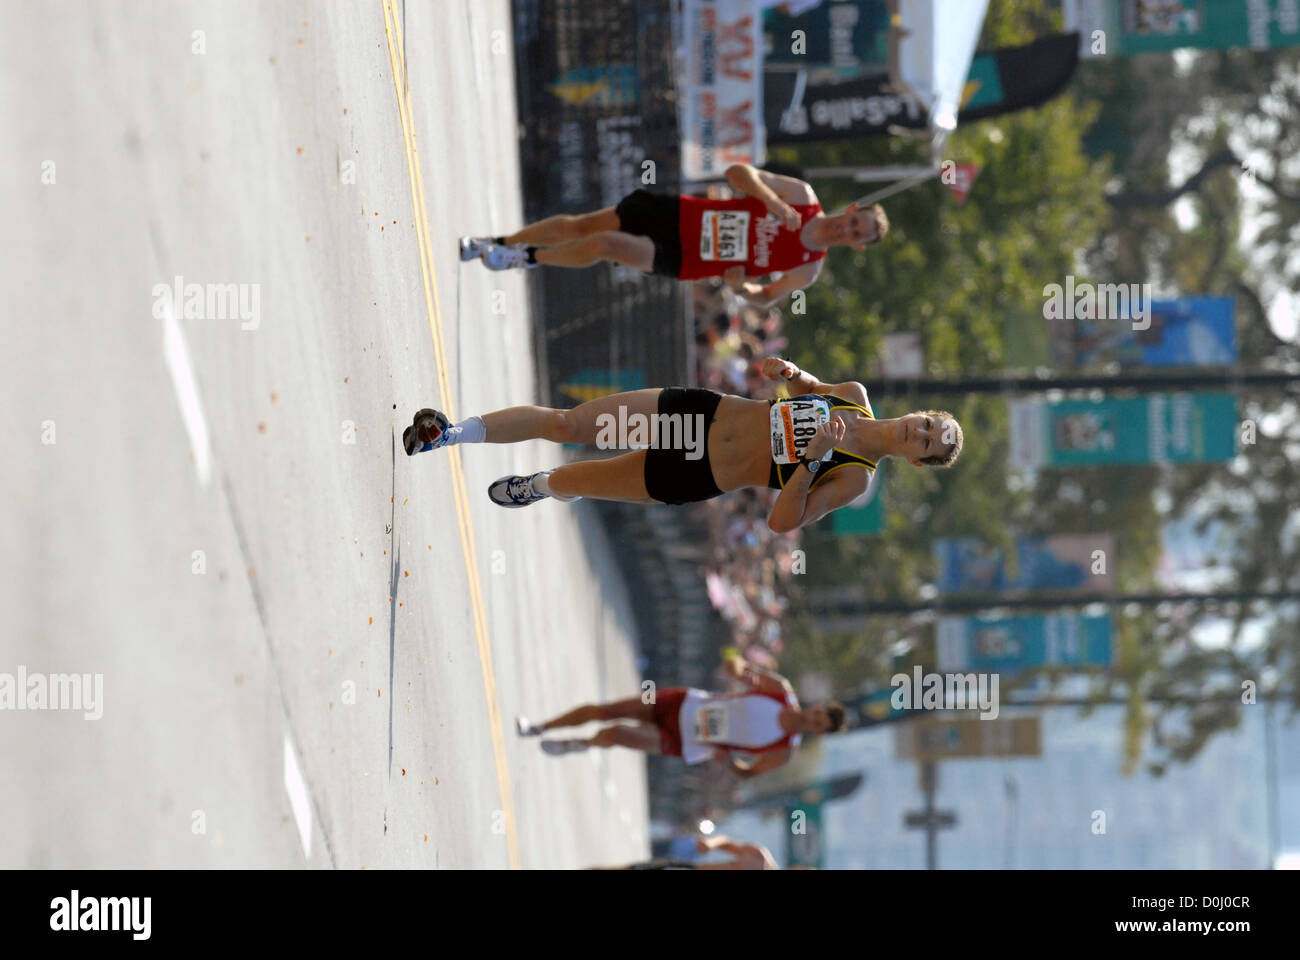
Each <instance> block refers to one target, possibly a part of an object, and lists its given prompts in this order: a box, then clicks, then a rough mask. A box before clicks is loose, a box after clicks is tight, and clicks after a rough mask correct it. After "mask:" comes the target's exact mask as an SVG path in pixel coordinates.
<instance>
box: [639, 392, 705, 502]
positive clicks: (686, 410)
mask: <svg viewBox="0 0 1300 960" xmlns="http://www.w3.org/2000/svg"><path fill="white" fill-rule="evenodd" d="M721 402H722V394H720V393H718V391H716V390H702V389H700V388H698V387H666V388H664V389H663V390H660V391H659V413H660V415H672V414H682V415H683V416H684V417H686V416H693V415H696V414H699V415H701V416H702V417H703V418H704V440H703V443H704V455H703V456H702V457H700V458H699V459H697V460H689V459H687V457H686V453H687V451H685V450H667V449H663V448H655V447H651V448H650V449H648V450H647V451H646V452H645V488H646V492H647V493H649V494H650V496H651V497H653V498H654V499H655V500H658V501H659V502H660V503H673V504H680V503H695V502H697V501H699V500H712V499H713V498H714V497H717V496H721V495H722V491H721V490H719V489H718V485H717V484H716V483H714V482H713V467H711V466H710V465H709V431H710V430H711V429H712V428H713V417H714V415H715V414H716V413H717V411H718V404H720V403H721Z"/></svg>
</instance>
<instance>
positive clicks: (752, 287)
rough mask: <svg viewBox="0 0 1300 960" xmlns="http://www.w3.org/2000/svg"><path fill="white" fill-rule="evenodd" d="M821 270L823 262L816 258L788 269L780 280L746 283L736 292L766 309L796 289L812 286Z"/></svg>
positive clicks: (760, 307) (761, 308)
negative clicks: (767, 282)
mask: <svg viewBox="0 0 1300 960" xmlns="http://www.w3.org/2000/svg"><path fill="white" fill-rule="evenodd" d="M821 272H822V262H821V261H820V260H815V261H813V262H812V263H805V264H804V265H803V266H801V267H795V268H794V269H793V270H787V271H786V273H785V275H784V276H783V277H781V279H780V280H773V281H772V282H771V283H769V284H761V283H745V284H743V285H742V286H741V289H739V290H738V291H736V292H737V293H739V294H740V295H741V296H742V297H744V298H745V299H746V300H748V301H749V302H750V303H751V304H753V305H754V306H756V307H758V308H759V309H760V310H766V309H767V308H768V307H774V306H776V304H777V303H779V302H780V301H781V300H783V299H784V298H785V297H787V296H789V295H790V294H792V293H794V292H795V291H796V290H802V289H804V288H805V287H810V286H812V284H813V282H814V281H815V280H816V279H817V277H818V276H820V274H821Z"/></svg>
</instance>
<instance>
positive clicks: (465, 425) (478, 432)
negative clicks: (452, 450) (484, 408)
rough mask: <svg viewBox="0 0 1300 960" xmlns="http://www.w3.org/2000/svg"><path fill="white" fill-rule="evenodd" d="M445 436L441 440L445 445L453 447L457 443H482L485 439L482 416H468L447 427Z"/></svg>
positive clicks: (485, 429)
mask: <svg viewBox="0 0 1300 960" xmlns="http://www.w3.org/2000/svg"><path fill="white" fill-rule="evenodd" d="M446 437H447V439H446V440H444V441H443V442H442V445H443V446H445V447H454V446H455V445H456V444H458V443H483V442H484V441H485V440H487V427H486V426H484V425H483V418H482V417H470V418H469V419H468V420H462V421H461V422H460V423H458V424H456V425H455V426H452V427H448V428H447V433H446Z"/></svg>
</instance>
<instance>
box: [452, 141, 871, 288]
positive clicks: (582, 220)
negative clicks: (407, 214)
mask: <svg viewBox="0 0 1300 960" xmlns="http://www.w3.org/2000/svg"><path fill="white" fill-rule="evenodd" d="M726 177H727V183H728V184H730V186H731V189H732V190H733V191H734V193H735V194H736V196H735V198H733V199H730V200H709V199H707V198H704V197H689V196H670V195H663V194H655V193H651V192H650V191H648V190H635V191H633V192H632V193H630V194H628V195H627V196H626V197H624V198H623V199H622V200H621V201H620V202H619V203H618V205H617V206H613V207H607V208H606V209H604V210H598V211H596V212H595V213H588V214H584V215H582V216H568V215H560V216H554V217H548V218H547V219H545V220H542V221H541V222H539V223H535V224H531V225H530V226H527V227H524V228H523V229H522V230H520V231H518V232H517V233H512V234H509V235H507V236H500V237H468V236H466V237H461V238H460V257H461V260H472V259H474V258H476V257H477V258H480V259H482V261H483V262H484V263H485V264H486V265H487V266H488V267H489V268H490V269H493V270H509V269H527V268H530V267H539V266H552V267H589V266H591V265H592V264H594V263H598V262H599V261H602V260H605V261H609V262H612V263H617V264H622V265H624V266H628V267H633V268H635V269H637V270H641V271H643V272H645V273H653V274H658V275H660V276H666V277H676V278H678V279H681V280H703V279H708V278H711V277H722V278H723V279H724V280H725V281H726V283H727V285H728V286H730V287H731V288H732V289H733V290H735V291H736V292H737V293H739V294H740V295H741V296H743V297H744V298H745V299H746V300H748V301H749V302H750V303H752V304H754V305H755V306H759V307H768V306H771V305H772V304H774V303H776V302H777V301H779V300H781V299H782V298H783V297H785V296H787V295H788V294H791V293H793V292H794V291H796V290H802V289H804V288H805V287H807V286H808V285H809V284H811V283H812V282H813V281H815V280H816V279H817V277H818V275H819V274H820V273H821V268H822V260H823V259H825V257H826V251H827V250H829V249H830V248H831V247H835V246H851V247H858V248H861V247H864V246H866V245H867V244H870V243H876V242H878V241H880V240H881V239H883V238H884V236H885V235H886V234H887V233H888V232H889V219H888V217H886V216H885V211H884V209H883V208H882V207H881V206H880V204H874V205H872V206H871V207H869V208H867V209H863V210H859V209H857V207H856V206H851V207H849V209H848V210H847V211H845V212H844V213H841V214H836V215H834V216H827V215H826V214H825V213H824V212H823V211H822V208H821V204H820V203H818V202H817V195H816V194H815V193H814V192H813V189H812V187H811V186H809V185H808V184H807V183H805V182H804V181H802V180H799V179H796V178H794V177H786V176H782V175H781V174H776V173H769V172H768V171H766V170H758V169H756V168H754V167H752V166H750V165H749V164H747V163H738V164H734V165H732V166H731V167H729V168H728V169H727V173H726ZM769 275H770V280H769V282H767V283H756V282H752V281H754V280H756V279H757V278H761V277H764V276H769Z"/></svg>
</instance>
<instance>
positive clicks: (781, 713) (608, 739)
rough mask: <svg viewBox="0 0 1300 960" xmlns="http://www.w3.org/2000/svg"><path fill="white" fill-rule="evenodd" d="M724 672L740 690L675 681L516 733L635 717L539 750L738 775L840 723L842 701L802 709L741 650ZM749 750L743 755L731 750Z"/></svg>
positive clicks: (772, 763) (781, 680) (760, 768)
mask: <svg viewBox="0 0 1300 960" xmlns="http://www.w3.org/2000/svg"><path fill="white" fill-rule="evenodd" d="M725 664H726V668H727V671H728V672H729V673H730V674H731V675H732V676H734V677H736V678H737V679H739V680H743V681H744V682H745V683H747V684H748V685H749V687H750V689H749V690H748V691H747V692H745V693H708V692H706V691H704V690H694V689H687V688H685V687H674V688H669V689H666V690H658V691H656V695H655V697H654V702H653V703H646V702H645V701H644V700H642V699H641V698H640V697H631V698H629V699H627V700H616V701H614V702H612V703H598V704H588V705H586V706H582V707H578V708H577V709H575V710H570V711H569V712H568V713H566V714H563V715H562V716H559V717H556V718H555V719H554V720H548V721H547V722H546V723H542V724H533V723H529V722H528V719H527V718H526V717H523V716H520V717H518V718H517V719H516V721H515V726H516V729H517V730H518V731H519V735H520V736H523V737H530V736H540V735H541V734H543V733H545V732H547V731H548V730H554V729H555V728H557V727H576V726H580V725H581V724H584V723H590V722H591V721H593V720H635V721H637V723H636V724H635V725H624V724H614V725H612V726H608V727H605V728H604V729H603V730H600V731H599V732H597V733H596V735H595V736H593V737H590V738H589V739H586V740H543V741H542V749H543V750H545V751H546V752H547V753H550V754H552V755H555V756H559V755H561V754H565V753H573V752H575V751H580V750H586V749H587V748H588V747H629V748H631V749H633V750H643V751H645V752H646V753H655V754H662V755H664V756H670V757H681V758H682V759H684V760H685V761H686V762H687V763H701V762H703V761H705V760H710V759H712V760H718V761H720V762H722V763H725V764H727V766H729V767H730V768H731V770H732V771H733V772H734V773H736V774H737V775H738V776H740V777H745V778H748V777H755V776H758V774H760V773H763V772H764V771H766V770H772V769H774V768H776V767H779V766H781V765H782V764H783V763H785V762H786V761H787V760H789V759H790V755H791V752H792V751H793V750H794V749H795V748H796V747H798V746H799V744H800V742H801V741H802V738H803V735H804V734H808V735H810V736H811V735H816V734H819V733H835V732H837V731H839V730H842V729H844V721H845V714H844V707H843V706H842V705H841V704H838V703H834V702H832V703H816V704H812V705H811V706H808V707H800V706H799V701H798V699H797V698H796V697H795V694H794V688H793V687H792V686H790V681H789V680H787V679H786V678H785V677H783V676H781V675H780V674H777V673H773V672H771V671H769V670H764V669H762V668H761V667H756V666H754V665H753V664H750V663H746V662H745V661H744V659H742V658H741V657H739V656H733V657H730V658H729V659H727V660H726V661H725ZM738 753H744V754H751V755H754V756H755V757H756V759H753V760H750V761H745V760H741V759H740V758H738V757H736V756H734V754H738Z"/></svg>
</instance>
